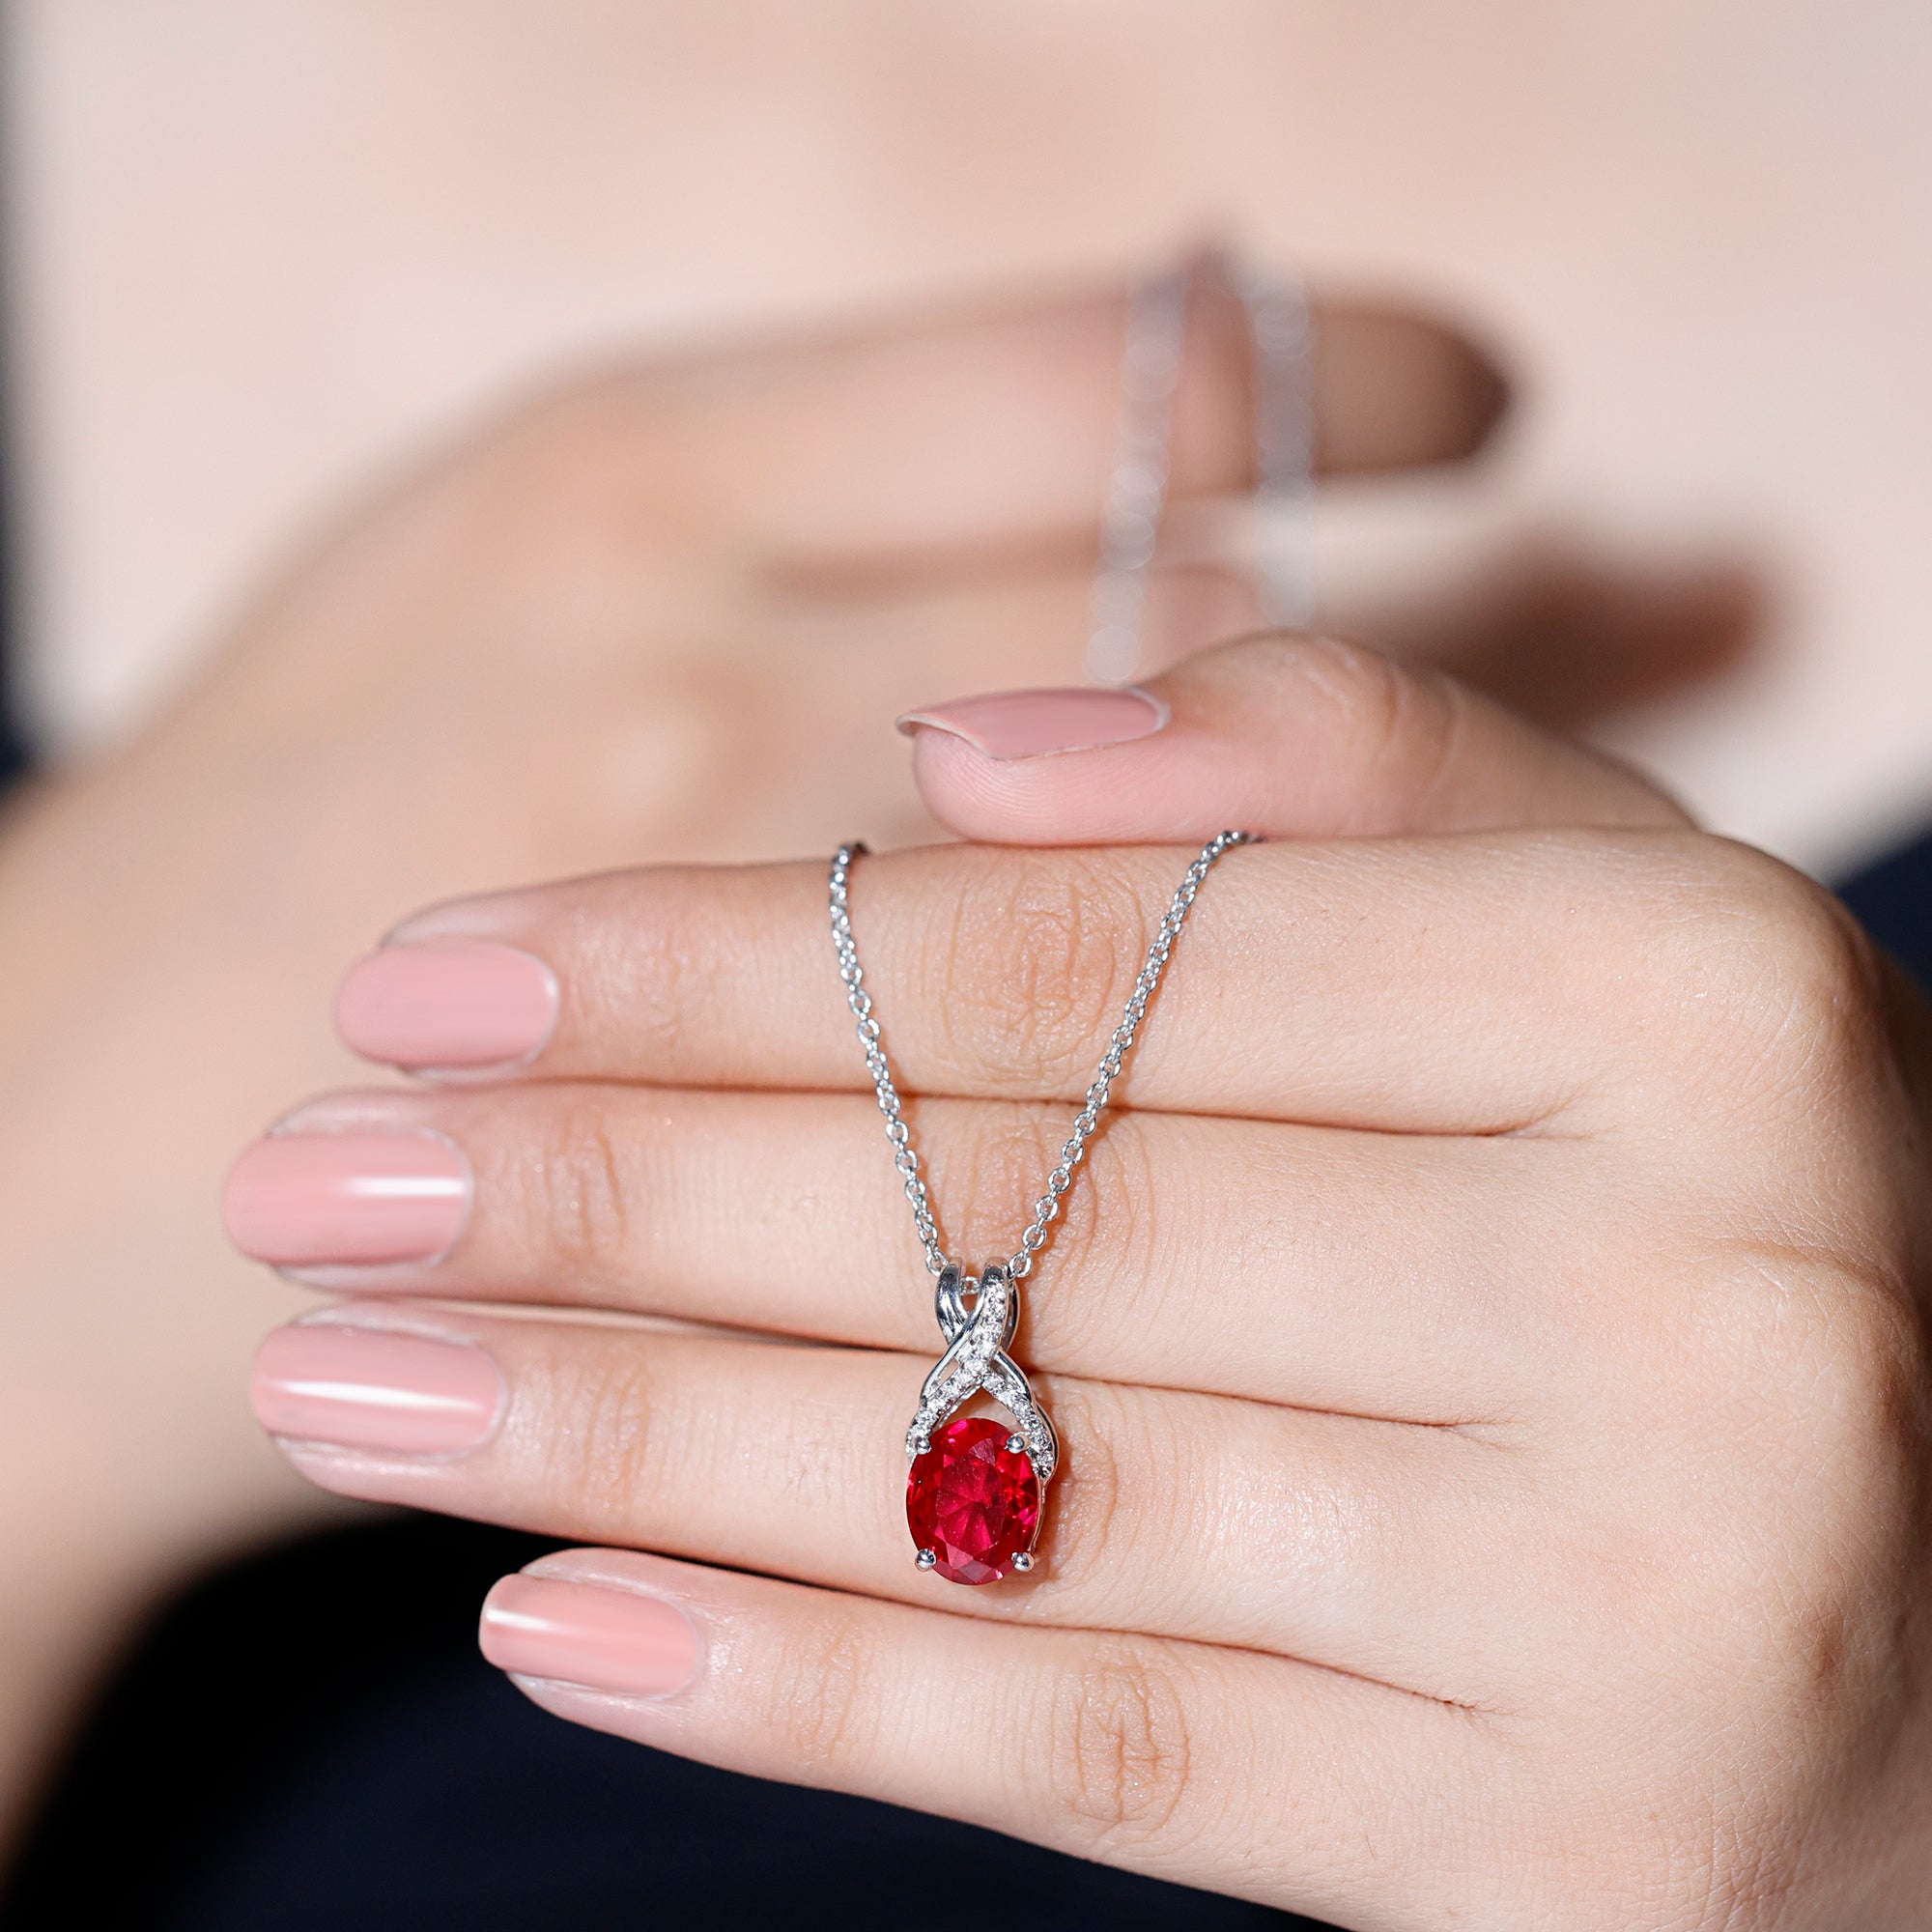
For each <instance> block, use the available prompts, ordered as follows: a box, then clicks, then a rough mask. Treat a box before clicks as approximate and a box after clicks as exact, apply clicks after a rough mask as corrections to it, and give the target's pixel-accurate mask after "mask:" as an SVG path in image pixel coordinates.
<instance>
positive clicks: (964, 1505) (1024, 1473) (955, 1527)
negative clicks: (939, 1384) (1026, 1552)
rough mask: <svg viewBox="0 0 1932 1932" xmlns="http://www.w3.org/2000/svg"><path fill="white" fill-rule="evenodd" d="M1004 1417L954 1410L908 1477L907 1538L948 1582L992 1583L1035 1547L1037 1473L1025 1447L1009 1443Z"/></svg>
mask: <svg viewBox="0 0 1932 1932" xmlns="http://www.w3.org/2000/svg"><path fill="white" fill-rule="evenodd" d="M1011 1434H1012V1431H1011V1429H1010V1428H1009V1425H1007V1424H1006V1423H1002V1422H993V1421H990V1420H989V1419H988V1418H986V1417H985V1416H983V1415H980V1416H971V1417H968V1416H955V1417H954V1418H953V1419H952V1421H951V1422H949V1423H948V1424H947V1425H946V1426H945V1427H944V1428H943V1429H938V1430H935V1431H934V1432H933V1436H932V1447H931V1448H930V1449H928V1450H927V1451H926V1452H925V1454H924V1455H923V1456H920V1457H916V1458H915V1459H914V1461H913V1465H912V1474H911V1475H910V1476H909V1477H908V1478H907V1479H906V1522H907V1524H908V1525H909V1526H910V1528H911V1530H912V1540H913V1542H914V1543H915V1544H916V1545H917V1546H918V1547H919V1548H921V1549H929V1550H931V1551H932V1552H933V1554H934V1555H935V1556H937V1557H938V1558H939V1561H938V1562H937V1563H936V1564H935V1565H934V1566H933V1568H934V1569H935V1571H936V1572H937V1573H938V1574H939V1575H940V1576H942V1577H946V1578H947V1579H948V1580H949V1581H950V1582H953V1583H996V1582H998V1581H999V1579H1000V1578H1001V1577H1004V1576H1005V1575H1006V1574H1007V1572H1008V1571H1009V1569H1011V1568H1012V1562H1013V1558H1014V1557H1015V1556H1016V1555H1017V1554H1018V1553H1019V1552H1020V1551H1021V1550H1023V1549H1031V1548H1033V1536H1034V1531H1035V1529H1036V1528H1037V1526H1038V1523H1039V1478H1038V1477H1037V1475H1035V1474H1034V1469H1033V1460H1032V1458H1031V1457H1029V1456H1028V1455H1027V1453H1026V1451H1025V1450H1023V1449H1022V1450H1018V1451H1015V1450H1011V1449H1009V1448H1008V1447H1007V1437H1008V1436H1009V1435H1011Z"/></svg>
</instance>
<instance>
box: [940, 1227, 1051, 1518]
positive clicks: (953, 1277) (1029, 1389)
mask: <svg viewBox="0 0 1932 1932" xmlns="http://www.w3.org/2000/svg"><path fill="white" fill-rule="evenodd" d="M969 1297H970V1298H971V1301H972V1306H971V1307H970V1308H969V1307H968V1306H967V1301H968V1299H969ZM932 1301H933V1311H934V1313H935V1314H937V1316H938V1317H939V1329H940V1333H941V1334H943V1335H944V1336H945V1337H946V1352H945V1354H943V1355H941V1356H940V1358H939V1360H938V1361H937V1362H935V1363H934V1364H933V1367H932V1373H931V1374H930V1375H928V1376H927V1377H926V1378H925V1386H924V1387H923V1389H921V1391H920V1396H919V1413H918V1414H917V1415H915V1416H914V1417H913V1419H912V1426H911V1427H910V1428H909V1429H908V1430H907V1431H906V1454H907V1456H909V1457H918V1456H923V1454H924V1453H925V1451H926V1450H927V1449H929V1448H930V1447H931V1446H932V1444H931V1436H932V1432H933V1431H934V1430H935V1429H937V1428H939V1427H940V1426H941V1424H943V1423H945V1422H947V1421H949V1420H950V1419H951V1418H952V1416H953V1415H955V1414H957V1413H958V1411H959V1410H960V1408H962V1407H963V1406H965V1405H966V1404H967V1403H968V1402H970V1401H971V1400H972V1399H973V1397H974V1396H976V1395H977V1394H979V1392H980V1390H981V1389H984V1390H985V1392H986V1393H987V1394H988V1395H989V1396H991V1397H992V1398H993V1400H994V1401H995V1402H996V1403H998V1404H999V1405H1000V1406H1001V1407H1002V1408H1004V1409H1005V1410H1006V1411H1007V1413H1008V1414H1009V1415H1010V1416H1011V1417H1012V1419H1013V1427H1014V1429H1015V1430H1016V1431H1017V1432H1018V1434H1019V1435H1021V1436H1022V1437H1023V1438H1024V1440H1025V1442H1026V1447H1027V1455H1028V1457H1029V1458H1030V1460H1031V1461H1032V1463H1033V1467H1034V1473H1035V1475H1037V1477H1038V1478H1039V1480H1040V1482H1041V1483H1042V1484H1044V1483H1045V1482H1046V1480H1047V1478H1048V1477H1049V1476H1051V1475H1052V1474H1053V1471H1054V1466H1055V1464H1056V1463H1059V1461H1060V1438H1059V1436H1058V1435H1055V1434H1054V1429H1053V1421H1052V1418H1051V1417H1050V1416H1048V1414H1047V1412H1046V1410H1045V1409H1043V1408H1042V1407H1041V1406H1039V1404H1038V1403H1037V1402H1036V1401H1035V1400H1034V1393H1033V1386H1032V1384H1031V1383H1030V1382H1029V1381H1028V1380H1027V1378H1026V1375H1025V1372H1024V1371H1023V1370H1022V1369H1021V1368H1020V1366H1019V1364H1018V1363H1016V1362H1015V1361H1014V1360H1013V1358H1012V1357H1011V1356H1010V1355H1009V1354H1008V1353H1007V1347H1008V1345H1009V1343H1010V1342H1011V1341H1012V1339H1013V1330H1014V1329H1015V1328H1016V1327H1017V1326H1018V1325H1019V1319H1020V1285H1019V1283H1018V1282H1017V1281H1015V1280H1014V1279H1013V1277H1012V1275H1011V1273H1010V1272H1009V1270H1008V1269H1006V1268H1003V1267H1000V1266H998V1265H996V1264H991V1263H989V1264H987V1265H986V1267H985V1268H984V1269H983V1270H981V1272H980V1276H979V1278H978V1279H977V1280H976V1279H974V1278H973V1277H972V1276H970V1275H968V1274H967V1273H966V1272H965V1271H964V1270H963V1269H962V1268H961V1267H960V1265H959V1264H958V1263H957V1262H948V1263H947V1264H946V1266H945V1267H944V1268H943V1269H942V1270H941V1271H940V1276H939V1285H938V1287H937V1288H935V1289H934V1291H933V1295H932Z"/></svg>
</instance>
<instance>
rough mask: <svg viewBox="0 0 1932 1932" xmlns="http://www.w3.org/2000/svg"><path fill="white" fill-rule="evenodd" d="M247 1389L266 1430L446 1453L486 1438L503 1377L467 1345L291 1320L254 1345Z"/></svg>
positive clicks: (412, 1452) (411, 1452) (354, 1445)
mask: <svg viewBox="0 0 1932 1932" xmlns="http://www.w3.org/2000/svg"><path fill="white" fill-rule="evenodd" d="M251 1394H252V1396H253V1400H254V1404H255V1414H256V1417H257V1419H258V1420H259V1421H260V1422H261V1425H262V1427H263V1428H264V1429H266V1430H267V1431H268V1432H269V1433H270V1435H293V1436H296V1437H298V1438H299V1439H300V1440H302V1441H305V1442H333V1443H338V1444H340V1445H341V1446H342V1447H343V1448H345V1449H381V1450H386V1451H388V1452H390V1453H392V1454H395V1455H400V1456H451V1455H455V1454H457V1453H459V1452H460V1451H462V1450H465V1449H475V1448H477V1447H479V1446H480V1445H481V1444H482V1443H484V1442H486V1441H488V1440H489V1437H490V1434H491V1432H492V1431H493V1430H494V1429H495V1428H496V1426H497V1415H498V1414H499V1413H500V1412H501V1410H502V1406H503V1377H502V1372H501V1371H500V1370H499V1369H498V1368H497V1364H496V1363H495V1362H493V1361H492V1360H491V1359H490V1357H489V1356H488V1355H486V1354H485V1353H484V1352H483V1350H481V1349H474V1348H471V1347H470V1346H469V1343H467V1342H437V1341H431V1340H430V1339H429V1338H428V1337H427V1336H422V1335H400V1334H396V1333H394V1332H393V1331H391V1330H388V1329H379V1328H344V1327H338V1326H336V1325H334V1324H332V1323H329V1322H320V1321H319V1322H298V1323H296V1325H295V1326H294V1327H291V1328H277V1329H276V1330H275V1332H274V1333H273V1334H272V1335H270V1337H269V1338H268V1340H267V1341H266V1342H264V1343H263V1344H262V1346H261V1349H260V1350H258V1351H257V1353H256V1356H255V1379H254V1382H253V1384H252V1388H251Z"/></svg>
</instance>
